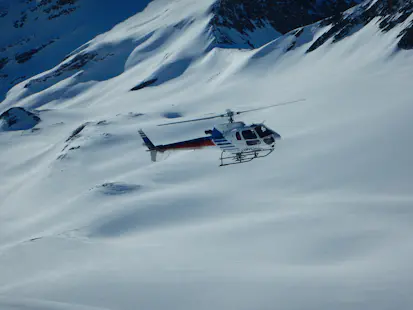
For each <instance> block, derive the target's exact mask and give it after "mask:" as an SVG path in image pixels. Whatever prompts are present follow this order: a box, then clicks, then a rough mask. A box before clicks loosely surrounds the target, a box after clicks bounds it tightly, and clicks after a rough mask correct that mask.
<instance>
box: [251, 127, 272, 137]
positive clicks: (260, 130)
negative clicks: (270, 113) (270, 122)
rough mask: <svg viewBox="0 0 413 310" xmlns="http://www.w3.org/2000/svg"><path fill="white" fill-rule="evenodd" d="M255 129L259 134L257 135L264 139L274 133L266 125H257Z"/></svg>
mask: <svg viewBox="0 0 413 310" xmlns="http://www.w3.org/2000/svg"><path fill="white" fill-rule="evenodd" d="M254 129H255V131H256V132H257V134H258V135H259V136H260V138H264V137H266V136H269V135H270V134H271V133H272V132H271V130H269V129H268V128H267V127H265V126H264V125H257V126H255V128H254Z"/></svg>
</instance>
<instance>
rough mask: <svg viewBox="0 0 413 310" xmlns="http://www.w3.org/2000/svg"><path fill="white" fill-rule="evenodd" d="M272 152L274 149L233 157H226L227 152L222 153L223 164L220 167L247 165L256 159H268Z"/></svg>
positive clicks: (249, 152)
mask: <svg viewBox="0 0 413 310" xmlns="http://www.w3.org/2000/svg"><path fill="white" fill-rule="evenodd" d="M272 152H274V148H271V149H260V150H254V151H243V152H240V153H236V154H232V155H231V156H225V157H224V153H225V151H222V153H221V158H220V159H221V164H220V165H219V166H220V167H223V166H229V165H237V164H243V163H247V162H250V161H252V160H253V159H256V158H262V157H267V156H268V155H270V154H271V153H272Z"/></svg>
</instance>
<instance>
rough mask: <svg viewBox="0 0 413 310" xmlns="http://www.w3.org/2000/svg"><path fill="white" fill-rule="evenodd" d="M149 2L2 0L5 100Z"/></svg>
mask: <svg viewBox="0 0 413 310" xmlns="http://www.w3.org/2000/svg"><path fill="white" fill-rule="evenodd" d="M149 1H150V0H147V1H146V0H145V1H116V2H114V1H97V0H92V1H90V0H41V1H40V0H38V1H36V0H1V1H0V29H1V30H2V33H1V36H0V100H2V99H3V98H4V94H5V93H6V92H7V91H8V90H9V89H10V88H11V87H12V86H13V85H16V84H18V83H19V82H21V81H23V80H25V79H27V78H30V77H32V76H33V75H36V74H39V73H41V72H43V71H45V70H48V69H50V68H52V67H53V66H55V65H56V64H58V63H60V62H61V61H62V60H63V59H64V58H65V57H66V56H67V55H68V54H69V53H70V52H72V51H73V50H74V49H76V48H78V47H79V46H81V45H82V44H85V43H86V42H87V41H89V40H91V39H93V38H94V37H95V36H96V35H98V34H101V33H103V32H105V31H108V30H109V29H110V28H112V27H113V26H114V25H116V24H117V23H119V22H121V21H123V20H125V19H126V18H128V17H130V16H132V15H133V14H135V13H136V12H139V11H141V10H142V9H143V8H144V7H145V6H146V5H147V3H148V2H149Z"/></svg>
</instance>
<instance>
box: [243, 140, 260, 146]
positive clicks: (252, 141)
mask: <svg viewBox="0 0 413 310" xmlns="http://www.w3.org/2000/svg"><path fill="white" fill-rule="evenodd" d="M246 142H247V145H257V144H260V143H261V142H260V140H248V141H246Z"/></svg>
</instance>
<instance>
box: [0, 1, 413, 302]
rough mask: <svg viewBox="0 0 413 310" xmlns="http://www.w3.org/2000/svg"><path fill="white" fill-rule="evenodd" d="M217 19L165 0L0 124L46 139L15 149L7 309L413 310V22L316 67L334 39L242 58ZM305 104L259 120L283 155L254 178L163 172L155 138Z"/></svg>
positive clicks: (187, 163) (351, 45)
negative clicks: (22, 119)
mask: <svg viewBox="0 0 413 310" xmlns="http://www.w3.org/2000/svg"><path fill="white" fill-rule="evenodd" d="M212 4H213V1H202V2H201V1H197V0H176V1H172V0H169V1H167V0H155V1H153V2H151V3H150V4H149V5H148V6H147V7H146V8H145V9H144V10H143V11H142V12H141V13H139V14H137V15H135V16H133V17H131V18H129V19H127V20H125V21H124V22H122V23H120V24H118V25H116V26H115V27H114V28H113V29H112V30H110V31H109V32H106V33H104V34H102V35H99V36H98V37H96V38H95V39H93V40H91V41H90V42H88V44H86V45H84V46H81V47H80V48H78V49H76V50H75V51H73V53H72V54H71V55H70V57H68V58H67V59H66V60H64V61H63V62H62V63H60V64H58V65H57V66H55V67H54V68H52V69H51V70H49V71H46V72H43V73H41V74H38V75H37V76H35V77H33V78H31V79H28V80H25V81H23V82H21V83H19V84H18V85H16V86H15V87H13V88H12V89H11V90H10V92H9V93H8V94H7V97H6V99H5V100H4V101H3V102H2V104H1V105H0V113H2V112H4V111H6V110H8V109H9V108H11V107H23V108H25V109H28V110H33V111H34V112H36V113H37V115H38V116H39V117H40V119H41V122H40V123H38V124H37V125H36V126H35V127H34V128H32V129H29V130H21V131H7V132H0V150H1V151H0V308H1V309H7V310H9V309H16V308H17V309H24V310H28V309H53V310H55V309H122V310H124V309H125V310H128V309H166V308H168V309H171V308H172V309H274V308H280V309H383V310H384V309H410V308H411V307H412V306H413V297H412V295H411V290H412V287H413V277H412V272H413V267H412V264H411V261H412V259H413V246H412V245H413V229H412V225H411V222H412V219H413V208H412V204H413V195H412V184H413V166H412V164H411V163H412V160H411V158H412V157H413V147H412V145H411V132H412V130H413V125H412V122H411V118H412V115H413V105H412V104H411V98H412V95H413V91H412V90H411V87H410V84H411V80H412V78H413V72H412V70H410V64H411V63H412V61H413V54H412V53H411V51H406V50H400V49H399V48H398V46H397V45H398V40H399V39H400V38H399V37H398V35H399V34H400V31H402V30H403V29H405V27H407V26H408V25H409V23H410V22H411V20H412V16H409V17H408V18H407V19H406V20H405V21H404V22H403V23H402V24H399V25H398V26H396V27H395V28H393V29H392V30H390V31H388V32H387V33H382V32H381V31H380V30H379V25H378V23H377V20H372V21H371V22H370V23H368V24H367V25H365V26H364V27H362V28H361V29H360V30H359V31H357V32H354V33H353V34H352V35H351V36H346V37H345V38H343V39H342V40H339V41H337V42H336V43H335V44H322V45H320V46H319V47H318V48H317V49H315V50H314V51H312V52H311V53H307V51H308V49H309V48H310V46H312V44H314V43H315V42H316V40H317V39H318V38H319V37H320V36H321V35H322V34H323V33H325V32H326V31H328V29H329V27H330V26H328V25H327V26H322V25H321V24H315V25H312V26H308V27H305V28H304V29H303V30H302V31H301V32H302V33H300V35H299V36H295V35H292V33H289V34H287V35H285V36H283V37H281V38H279V39H278V40H276V41H273V42H270V43H269V44H267V45H265V46H263V47H261V48H260V49H255V50H251V51H246V50H236V49H229V50H228V49H221V48H217V47H214V37H213V35H212V32H211V30H210V28H209V25H210V21H211V18H212V16H211V14H210V8H211V5H212ZM297 37H298V38H299V40H298V42H296V43H295V44H294V48H290V47H291V44H292V42H293V40H296V39H294V38H297ZM329 43H330V42H329ZM132 89H134V90H132ZM303 97H304V98H307V101H306V102H305V103H300V104H297V105H290V106H285V107H280V108H278V109H275V110H267V111H260V112H256V113H254V114H249V115H246V116H245V117H244V118H243V119H242V120H244V121H245V122H253V121H263V120H265V122H266V124H267V125H268V126H270V127H271V128H273V129H274V130H276V131H277V132H279V133H280V134H281V136H282V137H283V140H282V141H280V142H279V144H277V147H276V152H274V153H273V154H272V155H271V156H269V157H267V158H265V159H261V160H254V161H252V162H251V163H248V164H244V165H236V166H231V167H226V168H220V167H218V163H219V161H218V156H219V151H218V150H215V149H207V150H204V151H183V152H179V153H173V154H165V155H164V158H163V160H162V161H160V162H157V163H152V162H151V161H150V156H149V154H148V153H147V152H146V150H145V147H144V146H143V145H142V141H141V140H140V138H139V135H138V133H137V130H138V129H139V128H143V129H144V131H145V132H146V133H147V134H148V136H149V137H150V138H151V139H152V140H153V141H154V142H157V143H168V142H174V141H178V140H180V139H184V138H195V137H198V136H202V135H203V132H204V130H205V129H209V128H211V126H213V125H214V122H213V121H206V122H202V123H201V122H199V123H189V124H182V125H180V126H173V127H169V128H162V127H157V126H156V125H157V124H159V123H162V122H166V121H167V120H168V118H171V117H180V116H182V118H181V119H184V118H186V117H195V116H200V115H205V114H208V113H211V112H224V111H225V109H226V108H231V109H237V108H253V107H257V106H260V105H268V104H272V103H276V102H281V101H285V100H293V99H298V98H303ZM175 120H177V119H175Z"/></svg>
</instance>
